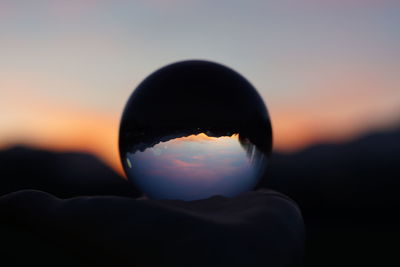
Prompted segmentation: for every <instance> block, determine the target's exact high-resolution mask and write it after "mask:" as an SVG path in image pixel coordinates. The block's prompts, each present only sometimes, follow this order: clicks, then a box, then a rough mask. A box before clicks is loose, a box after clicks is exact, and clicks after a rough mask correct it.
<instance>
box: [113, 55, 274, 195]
mask: <svg viewBox="0 0 400 267" xmlns="http://www.w3.org/2000/svg"><path fill="white" fill-rule="evenodd" d="M271 149H272V129H271V122H270V119H269V116H268V112H267V109H266V107H265V105H264V102H263V101H262V99H261V97H260V96H259V94H258V93H257V91H256V90H255V88H254V87H253V86H252V85H251V84H250V83H249V82H248V81H247V80H246V79H245V78H243V77H242V76H241V75H240V74H238V73H237V72H235V71H233V70H231V69H229V68H227V67H225V66H222V65H220V64H216V63H212V62H208V61H199V60H196V61H183V62H178V63H174V64H171V65H168V66H166V67H163V68H161V69H159V70H157V71H156V72H154V73H153V74H151V75H150V76H149V77H147V78H146V79H145V80H144V81H143V82H141V83H140V84H139V86H138V87H137V88H136V90H135V91H134V92H133V94H132V95H131V97H130V98H129V100H128V103H127V104H126V107H125V110H124V113H123V115H122V118H121V125H120V132H119V150H120V157H121V162H122V164H123V167H124V170H125V173H126V175H127V177H128V179H129V180H130V181H132V182H133V184H134V185H135V186H137V187H138V188H139V189H140V190H141V191H143V193H144V194H145V195H146V196H148V197H151V198H155V199H181V200H196V199H202V198H208V197H211V196H214V195H222V196H227V197H233V196H236V195H238V194H240V193H242V192H245V191H248V190H251V189H253V188H254V187H255V186H256V185H257V183H258V182H259V181H260V180H261V179H263V177H264V173H265V169H266V165H267V161H268V157H269V155H270V152H271Z"/></svg>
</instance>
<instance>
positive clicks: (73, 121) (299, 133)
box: [0, 0, 400, 266]
mask: <svg viewBox="0 0 400 267" xmlns="http://www.w3.org/2000/svg"><path fill="white" fill-rule="evenodd" d="M399 26H400V2H399V1H396V0H379V1H378V0H346V1H345V0H324V1H316V0H296V1H295V0H280V1H261V0H258V1H237V0H229V1H228V0H226V1H211V0H203V1H191V0H187V1H183V0H164V1H163V0H146V1H145V0H137V1H127V0H126V1H125V0H121V1H106V0H84V1H82V0H79V1H78V0H69V1H60V0H56V1H50V0H49V1H43V0H37V1H24V0H19V1H12V0H0V59H1V60H0V149H1V150H2V151H1V152H0V173H1V177H2V179H3V180H2V183H1V184H2V189H1V190H0V191H1V192H2V193H6V192H9V191H13V190H15V189H20V188H21V183H22V184H24V185H23V186H22V187H26V188H38V189H42V190H47V191H50V192H52V193H54V194H56V195H59V196H63V197H69V196H74V195H79V194H99V193H104V194H106V193H107V194H109V193H111V194H112V193H115V194H121V195H129V194H130V193H129V192H133V191H130V190H134V189H127V186H128V185H126V184H125V183H124V182H122V181H123V180H122V179H118V182H116V178H119V177H120V176H121V175H123V173H122V170H121V167H120V162H119V157H118V150H117V148H118V146H117V141H118V127H119V119H120V116H121V113H122V110H123V108H124V105H125V101H126V100H127V99H128V97H129V95H130V94H131V93H132V91H133V89H134V88H135V87H136V86H137V85H138V83H140V82H141V81H142V80H143V79H144V78H145V77H146V76H147V75H149V74H150V73H151V72H153V71H154V70H156V69H158V68H160V67H161V66H164V65H166V64H169V63H171V62H174V61H179V60H185V59H205V60H211V61H216V62H219V63H222V64H225V65H227V66H229V67H231V68H233V69H235V70H236V71H238V72H239V73H241V74H242V75H244V76H245V77H246V78H247V79H248V80H249V81H250V82H251V83H252V84H253V85H254V86H255V87H256V88H257V89H258V91H259V93H260V94H261V96H262V97H263V99H264V101H265V102H266V104H267V107H268V109H269V112H270V116H271V118H272V123H273V130H274V150H275V155H274V157H273V160H272V162H271V168H270V170H269V173H268V175H269V176H268V179H266V180H265V184H262V186H268V187H270V188H273V189H276V190H279V191H282V192H284V193H286V194H288V195H289V196H290V197H292V198H293V199H294V200H296V201H297V202H298V203H299V205H300V207H301V208H302V210H303V213H304V217H305V221H306V228H307V229H306V230H307V232H308V241H307V242H308V243H307V246H308V250H307V251H308V252H307V257H306V265H307V266H354V265H357V264H360V265H363V266H366V265H376V266H384V265H382V264H386V265H387V266H389V265H391V264H392V263H393V261H395V260H396V259H397V257H396V256H395V253H396V251H397V248H398V245H397V244H396V243H397V241H396V240H398V238H399V237H400V231H399V229H398V221H397V216H396V210H397V209H398V207H399V205H400V200H399V199H398V198H397V197H396V193H397V192H398V189H400V182H399V181H398V177H400V172H399V170H398V166H400V165H399V164H400V160H399V156H398V155H399V154H398V153H399V152H400V74H399V70H400V27H399ZM154 108H155V109H156V108H157V107H154ZM91 155H94V156H91ZM97 159H100V161H98V160H97ZM103 163H104V164H105V165H104V164H103ZM38 166H40V167H38ZM44 166H45V167H46V168H44ZM43 168H44V169H43ZM110 168H111V169H110ZM17 169H18V171H16V170H17ZM115 172H116V173H115ZM28 175H29V176H33V177H36V178H37V180H36V181H39V182H35V180H32V179H30V178H27V176H28ZM43 177H45V178H43ZM71 177H72V178H71ZM52 179H53V180H52ZM57 179H58V180H57ZM62 179H64V180H62ZM17 180H18V182H17ZM51 180H52V181H53V184H52V185H49V186H47V187H46V186H44V185H45V184H48V183H49V181H51ZM119 180H121V182H120V181H119ZM71 181H74V182H71ZM71 183H75V184H74V186H72V187H69V189H68V185H70V184H71ZM78 184H79V188H80V190H81V191H79V190H77V188H78V187H77V185H78ZM105 184H107V185H108V187H107V188H108V190H109V191H104V190H103V189H104V188H105V186H104V185H105ZM110 184H112V185H113V186H114V187H110V186H109V185H110ZM57 186H58V187H57ZM96 186H97V187H96ZM82 188H83V189H82ZM96 190H97V191H96ZM101 190H103V191H101ZM113 190H114V191H113ZM136 194H138V192H136ZM397 261H398V260H397Z"/></svg>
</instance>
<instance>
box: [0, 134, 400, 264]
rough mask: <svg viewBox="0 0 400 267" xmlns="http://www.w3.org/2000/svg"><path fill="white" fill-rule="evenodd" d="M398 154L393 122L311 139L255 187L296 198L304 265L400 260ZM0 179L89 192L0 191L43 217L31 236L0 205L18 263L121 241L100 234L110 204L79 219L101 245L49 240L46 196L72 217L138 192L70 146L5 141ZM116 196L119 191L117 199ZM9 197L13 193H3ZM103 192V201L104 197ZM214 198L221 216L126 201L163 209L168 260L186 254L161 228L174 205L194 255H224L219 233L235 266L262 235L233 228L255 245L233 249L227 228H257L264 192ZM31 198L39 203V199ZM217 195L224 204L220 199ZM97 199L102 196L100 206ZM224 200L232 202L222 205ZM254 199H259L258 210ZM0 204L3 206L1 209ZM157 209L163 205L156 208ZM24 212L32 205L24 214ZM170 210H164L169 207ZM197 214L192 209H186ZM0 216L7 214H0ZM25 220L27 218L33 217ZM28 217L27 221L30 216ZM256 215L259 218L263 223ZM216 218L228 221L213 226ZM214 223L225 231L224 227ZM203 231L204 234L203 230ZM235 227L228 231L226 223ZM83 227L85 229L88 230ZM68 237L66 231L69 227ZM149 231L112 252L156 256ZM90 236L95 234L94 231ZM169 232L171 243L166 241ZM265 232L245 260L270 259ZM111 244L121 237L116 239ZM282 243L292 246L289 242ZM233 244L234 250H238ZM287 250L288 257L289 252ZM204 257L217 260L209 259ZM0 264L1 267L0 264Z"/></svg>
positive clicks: (81, 254)
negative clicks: (355, 134)
mask: <svg viewBox="0 0 400 267" xmlns="http://www.w3.org/2000/svg"><path fill="white" fill-rule="evenodd" d="M399 152H400V130H392V131H388V132H382V133H376V134H371V135H368V136H365V137H362V138H359V139H357V140H354V141H352V142H349V143H346V144H339V145H320V146H315V147H312V148H309V149H307V150H304V151H302V152H299V153H297V154H292V155H281V154H275V155H274V156H273V158H272V162H271V165H270V168H269V173H268V179H266V180H265V183H264V184H262V185H261V186H262V187H268V188H272V189H274V190H276V191H279V192H283V193H284V194H285V195H287V196H289V197H290V198H291V199H294V200H295V201H296V202H297V204H298V205H299V207H300V209H301V211H302V214H303V218H304V222H305V231H306V253H305V260H304V266H324V267H325V266H341V267H342V266H400V258H399V255H398V251H399V248H400V246H399V244H398V240H400V227H399V226H400V220H399V217H400V216H398V211H399V207H400V197H399V194H398V192H400V180H399V177H400V167H399V166H400V157H399V155H400V153H399ZM0 177H1V180H0V195H3V196H4V195H6V194H8V193H12V192H15V191H17V190H21V189H36V190H42V191H46V192H49V193H51V194H52V195H55V196H56V197H60V198H71V197H80V196H97V197H95V198H78V199H75V200H68V201H61V200H57V199H56V198H54V197H52V196H49V195H47V194H44V193H38V192H25V193H24V194H27V195H25V197H24V196H23V195H19V194H17V195H15V194H14V195H10V196H7V197H5V198H3V201H5V200H7V201H6V202H7V203H9V204H12V203H14V204H12V205H15V204H17V203H18V201H17V202H15V201H16V200H18V199H22V200H24V199H25V200H26V201H27V200H29V199H30V198H29V197H28V196H29V195H31V196H33V199H36V200H37V201H33V200H32V203H31V205H33V206H34V207H36V208H35V209H32V208H30V209H27V210H25V213H24V212H22V213H19V214H20V215H21V216H22V215H23V214H25V215H24V216H26V215H28V214H29V212H30V215H31V216H32V217H31V219H32V218H34V219H36V220H40V219H42V220H45V222H46V224H41V223H38V221H36V223H37V226H38V227H39V228H40V227H42V228H40V231H41V232H40V233H41V234H40V235H39V236H38V235H37V234H36V233H37V232H35V231H36V230H32V229H29V228H21V226H20V223H24V222H27V221H26V219H22V221H19V222H16V223H8V224H5V223H4V222H5V221H4V220H8V222H10V221H9V220H10V219H11V220H13V219H14V220H18V217H15V216H14V217H11V218H10V217H7V216H6V214H7V213H4V206H3V208H2V209H3V210H2V211H1V214H2V220H3V223H2V224H1V227H0V234H1V237H2V249H1V251H2V252H1V257H2V259H3V261H9V262H18V263H20V262H25V263H30V262H41V261H43V263H51V264H53V263H54V262H57V263H60V264H61V263H64V266H79V264H83V263H84V261H83V262H82V261H81V259H84V258H86V259H89V260H90V259H98V261H97V262H99V261H103V260H104V257H106V255H107V254H108V253H114V252H112V251H113V248H114V249H115V248H118V247H126V248H128V247H127V246H126V244H124V243H121V242H120V241H115V240H112V239H111V238H110V237H109V236H108V235H107V233H108V230H107V227H105V225H107V223H110V221H112V220H113V216H115V215H114V214H113V213H112V212H114V208H112V209H111V210H112V211H111V210H110V211H109V212H110V213H111V214H110V213H109V212H106V213H104V214H97V215H99V218H101V219H98V220H97V221H96V222H94V221H90V220H88V221H86V220H85V221H84V223H86V225H87V227H86V229H88V231H89V230H91V228H92V227H89V225H91V226H93V227H94V229H93V231H94V230H97V231H99V230H101V231H99V232H101V233H102V234H100V235H99V237H101V238H104V243H99V245H101V244H103V245H104V247H103V248H102V249H98V250H97V249H95V250H92V251H91V250H90V249H87V248H85V249H82V250H80V249H79V248H82V246H85V242H93V241H91V240H79V239H78V240H76V241H75V242H74V243H73V244H72V243H68V242H66V244H67V245H70V246H71V247H72V248H73V247H75V248H77V249H75V252H71V251H70V250H65V249H64V245H65V244H64V245H63V244H62V242H61V244H60V242H58V243H57V241H56V240H58V237H59V236H58V235H55V234H53V233H54V230H52V228H51V226H52V225H55V224H52V223H50V221H46V220H48V219H49V218H53V219H52V220H55V222H57V220H56V219H55V217H54V215H53V217H52V216H50V217H49V216H48V210H47V209H46V210H45V211H43V210H42V209H43V208H44V207H46V205H49V204H50V203H53V204H54V205H55V206H58V207H60V206H61V207H63V209H64V210H70V209H69V208H67V207H68V206H69V205H72V204H73V203H76V204H74V205H77V206H78V207H79V209H78V210H81V213H80V215H79V216H81V215H82V216H83V217H85V216H86V215H87V214H90V213H87V212H86V211H85V212H84V210H85V209H88V210H92V212H95V211H96V210H97V211H99V209H92V208H89V207H90V205H92V204H91V203H99V202H102V201H104V198H101V197H99V196H107V195H114V196H119V197H117V198H116V200H117V202H114V201H111V203H110V205H113V203H114V204H117V205H116V206H120V204H118V201H122V202H124V201H123V200H124V199H125V198H130V199H133V198H136V197H139V196H140V193H139V192H138V191H137V190H136V189H135V188H133V187H132V186H131V185H130V184H129V183H128V182H126V181H125V180H123V179H120V177H119V176H118V175H116V174H115V173H114V172H112V171H111V170H110V169H108V168H107V167H106V166H105V165H104V164H102V163H101V162H99V161H98V160H97V159H95V158H94V157H92V156H89V155H83V154H76V153H63V154H58V153H50V152H46V151H38V150H31V149H26V148H14V149H10V150H5V151H3V152H0ZM254 194H255V195H254V197H255V196H257V197H255V199H258V195H257V194H256V193H254ZM11 196H12V197H11ZM35 196H36V197H35ZM250 196H251V194H250ZM120 197H124V198H122V199H121V198H120ZM12 199H14V200H13V201H12ZM105 199H109V200H110V198H109V197H106V198H105ZM111 199H113V198H111ZM261 199H263V198H261ZM284 199H285V198H282V199H281V198H279V200H281V201H283V202H282V204H284V203H286V202H285V201H286V200H284ZM39 200H40V201H39ZM217 200H221V203H220V204H218V205H216V206H215V208H216V209H217V208H218V209H219V212H218V213H220V212H221V214H224V212H225V210H226V212H228V213H230V215H224V216H222V217H218V216H217V214H218V213H215V214H214V213H212V212H211V213H210V214H209V215H205V214H204V212H201V210H202V208H200V209H199V210H198V209H197V208H199V207H196V208H194V210H192V209H188V208H187V207H179V205H178V206H177V207H176V209H171V206H169V205H170V204H172V203H171V202H167V203H168V204H167V203H166V204H165V205H164V204H163V205H161V206H158V204H159V203H158V204H157V202H152V201H150V202H138V204H135V205H137V206H138V207H140V209H143V210H144V209H146V210H152V211H159V212H162V213H161V214H164V215H162V216H161V215H160V216H159V217H157V218H156V219H157V220H160V222H161V225H163V227H165V228H163V229H168V230H167V231H166V233H164V234H166V235H167V236H166V237H164V236H162V235H161V237H162V238H161V239H162V240H163V246H164V247H166V248H168V249H171V251H170V253H173V251H174V250H173V248H176V247H177V243H174V242H178V243H179V242H180V243H179V244H180V245H181V247H183V250H181V249H178V251H175V254H174V255H175V256H174V257H175V260H183V259H185V260H186V259H189V258H190V257H193V255H192V254H190V253H189V252H188V251H190V249H191V248H193V247H190V246H188V245H187V242H188V240H185V239H176V238H175V239H173V238H171V236H173V235H175V232H174V228H171V229H172V230H170V229H169V228H168V227H172V226H173V225H175V224H174V223H175V222H172V221H174V220H175V218H176V217H174V216H178V214H179V213H180V212H184V213H183V214H184V215H179V216H183V217H184V218H186V219H185V220H188V221H190V222H191V223H189V224H185V225H186V226H185V225H177V227H176V228H175V230H177V229H178V228H179V229H180V231H186V232H187V231H189V230H190V227H193V228H192V230H193V229H195V228H196V229H203V230H201V231H197V230H196V231H195V232H196V233H195V232H193V233H192V234H193V235H189V236H191V238H199V239H200V240H199V243H194V244H196V245H195V248H196V249H199V251H198V253H203V252H204V253H206V254H207V253H209V252H210V251H211V250H213V251H215V253H217V252H218V253H219V255H220V256H221V255H227V254H224V253H227V252H226V251H220V248H221V246H222V244H221V243H220V242H223V240H225V242H227V243H226V244H225V243H224V246H225V245H226V246H227V248H229V251H231V252H234V253H229V255H230V256H229V257H224V258H226V259H228V260H232V262H235V264H236V263H237V264H236V265H240V264H241V263H242V262H241V261H240V260H238V259H237V257H240V256H243V255H246V254H243V253H250V252H251V251H253V250H252V248H253V246H255V247H254V248H257V247H258V246H261V241H262V240H263V239H262V238H267V237H266V236H265V235H262V234H261V236H259V237H257V235H255V232H252V234H250V236H246V235H245V234H239V235H241V236H240V237H237V236H235V240H238V239H237V238H239V240H242V239H240V238H243V240H248V241H249V240H253V238H254V240H256V241H255V243H253V242H250V241H249V243H241V245H240V246H238V247H235V248H230V247H229V246H232V245H233V244H234V243H232V244H231V241H232V242H233V240H230V239H229V238H233V237H230V236H231V234H230V232H229V231H233V230H232V229H237V228H238V229H241V230H240V231H239V232H241V231H242V230H243V231H242V233H244V230H245V229H247V228H251V227H250V226H251V225H252V223H254V224H256V226H255V227H256V228H255V229H258V230H260V231H261V229H264V230H265V229H267V228H262V226H261V224H257V223H256V221H259V220H260V222H263V223H264V222H265V220H263V219H262V218H263V216H264V215H265V214H267V213H268V207H267V206H268V203H267V202H266V201H264V200H262V201H261V202H260V203H259V204H257V203H254V202H251V201H250V202H249V205H248V206H246V205H247V204H243V205H244V206H242V205H241V204H240V205H239V204H238V202H237V201H235V200H225V199H221V198H213V199H211V200H207V201H205V202H204V204H205V203H208V204H207V205H205V206H210V207H214V204H210V203H211V202H212V201H217ZM274 200H275V198H274ZM8 201H10V202H8ZM41 201H44V203H43V206H42V204H41V203H42V202H41ZM28 202H29V201H28ZM245 202H247V200H246V201H245ZM278 202H279V201H278ZM3 203H4V202H3ZM78 203H79V204H78ZM139 203H140V204H139ZM144 203H148V204H144ZM200 203H201V202H200ZM222 203H226V204H227V206H225V205H223V204H222ZM229 203H230V204H229ZM261 203H263V204H261ZM7 205H8V204H7ZM102 205H103V204H102ZM107 205H108V204H107ZM107 205H106V204H104V205H103V206H107ZM174 205H175V204H174ZM230 205H232V207H231V208H228V206H230ZM264 205H266V208H265V207H264ZM41 206H42V207H41ZM94 206H96V205H94ZM122 206H123V205H122ZM261 206H263V208H261ZM47 207H48V206H47ZM135 207H136V206H135ZM9 208H10V206H8V208H7V209H9ZM48 208H49V207H48ZM264 208H265V209H266V210H265V211H263V209H264ZM163 209H164V211H162V210H163ZM12 210H14V211H12ZM12 210H11V212H16V209H12ZM33 210H34V213H32V211H33ZM55 210H57V209H55ZM118 210H120V208H116V209H115V212H117V211H118ZM143 210H142V211H143ZM165 210H168V213H169V215H168V216H167V215H165ZM171 210H172V212H170V211H171ZM235 210H236V211H235ZM9 212H10V210H9ZM197 212H200V213H199V214H198V215H196V214H197ZM269 212H271V211H269ZM8 214H9V213H8ZM129 214H130V215H129ZM129 214H128V215H129V216H133V215H132V214H133V213H129ZM137 214H141V213H137ZM254 214H256V215H254ZM262 214H264V215H262ZM100 215H104V216H103V217H102V216H100ZM111 215H113V216H111ZM128 215H126V216H128ZM71 216H77V214H74V213H73V212H71V213H70V215H69V216H67V217H68V218H66V220H67V221H68V220H71ZM120 216H122V214H120ZM124 216H125V215H124ZM124 216H122V219H119V220H118V221H119V223H118V222H117V221H114V222H113V223H114V224H113V229H112V230H113V231H114V230H115V231H116V232H118V231H119V234H120V236H127V237H128V236H129V235H131V234H132V231H130V230H129V229H126V227H123V223H124V220H123V218H125V219H127V218H128V219H129V216H128V217H124ZM214 216H217V217H214ZM235 216H236V217H235ZM5 217H7V218H6V219H4V218H5ZM117 217H118V216H117ZM294 217H296V216H294ZM294 217H291V218H284V217H281V219H282V220H284V221H285V223H287V225H292V224H294V225H295V224H296V219H294ZM19 218H21V217H19ZM118 218H121V217H118ZM147 218H148V217H147ZM167 218H169V219H167ZM221 218H227V220H222V221H221ZM234 218H236V219H234ZM34 219H32V220H33V221H34ZM32 220H31V221H29V222H33V221H32ZM163 220H164V221H163ZM165 220H166V221H165ZM252 220H254V222H252ZM293 220H294V221H293ZM63 221H64V219H63ZM281 222H283V221H281ZM195 223H197V224H199V225H201V224H203V226H201V227H198V226H196V227H195V226H194V225H195ZM265 223H267V224H266V225H268V223H271V222H265ZM41 225H42V226H41ZM43 225H48V227H49V228H46V229H47V230H46V229H44V228H43ZM222 225H228V226H227V227H222ZM229 225H230V226H229ZM239 225H241V226H239ZM46 227H47V226H46ZM76 227H78V226H76ZM102 227H103V228H102ZM143 227H144V228H145V229H141V231H143V233H146V231H150V228H151V229H152V231H154V233H158V232H157V231H158V230H157V229H156V227H154V225H153V224H151V225H146V224H144V225H143ZM214 227H215V228H214ZM235 227H236V228H235ZM263 227H265V225H263ZM282 227H283V226H282ZM225 228H226V229H225ZM278 228H279V227H278ZM23 229H24V230H23ZM209 229H212V230H209ZM217 229H218V230H217ZM221 229H225V230H224V231H225V232H224V231H222V230H221ZM229 229H230V230H229ZM220 230H221V231H220ZM254 231H256V230H254ZM73 232H74V231H73ZM167 232H168V233H167ZM186 232H185V233H186ZM208 232H210V233H211V234H207V233H208ZM235 232H237V231H236V230H235ZM261 232H262V231H261ZM79 233H81V232H80V231H78V230H77V231H76V232H75V235H78V237H79ZM89 233H91V232H90V231H89ZM89 233H88V234H89ZM227 233H229V234H227ZM71 235H72V236H74V234H73V233H71ZM225 235H226V236H225ZM252 235H255V236H252ZM46 236H50V237H51V238H53V239H48V238H47V237H46ZM67 236H69V235H67ZM158 237H160V236H157V235H149V236H148V235H146V237H143V238H142V239H141V240H144V241H140V242H138V240H137V239H135V240H131V239H132V238H129V239H130V240H131V241H132V242H136V243H135V246H139V248H135V249H126V250H124V249H121V251H120V253H122V255H119V256H118V257H121V259H132V260H133V261H135V260H138V261H139V262H140V261H143V262H146V263H152V262H154V261H157V260H159V259H160V256H157V257H156V255H160V253H162V252H161V251H162V250H164V247H163V248H162V249H160V247H157V246H156V247H157V249H155V250H153V251H151V250H149V251H148V253H144V252H143V251H141V249H143V248H144V247H146V246H148V247H151V246H154V244H156V243H157V242H158V241H157V240H160V239H156V240H155V239H154V238H158ZM180 238H183V236H180ZM207 238H208V239H207ZM224 238H225V239H224ZM226 238H227V239H226ZM246 238H247V239H246ZM268 238H270V237H268ZM54 239H56V240H54ZM61 240H62V239H61ZM93 240H96V239H95V238H94V239H93ZM105 240H107V242H105ZM171 240H172V241H173V242H172V243H171ZM205 240H206V241H205ZM273 240H274V242H276V245H275V246H276V247H274V248H272V247H271V248H269V247H268V245H267V243H268V242H267V243H264V245H263V247H264V248H268V249H269V250H267V249H265V250H263V251H262V253H264V254H263V255H264V256H263V257H258V256H257V257H256V256H254V255H252V257H253V258H254V259H257V260H254V262H256V261H258V262H257V264H261V265H262V266H268V262H269V261H268V260H269V258H270V257H268V254H265V253H269V252H271V251H274V249H278V248H280V247H282V242H285V241H284V239H282V240H283V241H282V240H281V239H273ZM204 242H209V243H207V244H211V247H210V246H209V245H207V246H206V245H205V243H204ZM120 244H123V245H122V246H120ZM292 245H293V246H296V242H294V243H293V244H292ZM196 246H197V247H196ZM289 247H290V246H289ZM207 250H208V252H207ZM118 251H119V250H118ZM237 251H240V252H243V251H244V252H243V253H239V252H237ZM255 251H259V250H257V249H256V250H254V253H255ZM74 253H75V254H74ZM290 253H292V252H289V250H287V253H281V254H279V253H278V254H279V255H280V257H287V258H289V259H290V257H291V256H290ZM138 255H139V256H138ZM171 255H172V254H171ZM178 255H179V256H180V257H181V258H179V257H178ZM199 255H203V254H197V256H196V257H194V259H192V261H189V263H188V264H189V266H191V265H190V264H191V263H193V264H197V262H198V263H203V264H204V262H202V260H204V259H205V258H204V257H203V256H199ZM260 255H261V254H260ZM279 255H278V256H279ZM294 255H297V254H294ZM189 256H190V257H189ZM275 256H276V257H278V256H277V255H275ZM165 257H166V255H165ZM246 257H247V256H246ZM296 257H297V256H295V257H294V258H293V259H296ZM161 258H162V257H161ZM164 259H165V258H164ZM276 259H278V258H276ZM221 260H222V258H221ZM250 260H252V259H250ZM104 262H106V260H104ZM214 263H215V264H220V262H217V261H215V262H214ZM1 265H2V266H7V264H1ZM192 266H195V265H192ZM220 266H222V265H220ZM233 266H234V264H233ZM247 266H248V265H247Z"/></svg>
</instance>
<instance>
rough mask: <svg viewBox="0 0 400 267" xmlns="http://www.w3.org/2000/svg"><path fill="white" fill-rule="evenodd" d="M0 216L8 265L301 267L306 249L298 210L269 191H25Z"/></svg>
mask: <svg viewBox="0 0 400 267" xmlns="http://www.w3.org/2000/svg"><path fill="white" fill-rule="evenodd" d="M0 214H1V215H0V223H1V229H2V230H1V231H2V232H3V235H2V239H3V243H4V242H6V243H7V246H5V248H6V249H5V250H4V248H3V252H4V253H3V254H4V255H5V258H6V259H8V261H10V262H8V266H9V265H12V263H14V264H15V265H18V264H20V263H29V264H30V265H37V264H42V265H43V264H46V263H48V264H53V265H54V266H67V265H71V266H78V265H79V266H102V265H107V266H299V265H301V261H302V257H303V252H304V251H303V249H304V229H303V228H304V227H303V221H302V217H301V214H300V212H299V209H298V208H297V206H296V204H294V202H293V201H291V200H290V199H288V198H287V197H285V196H284V195H282V194H279V193H276V192H273V191H258V192H249V193H245V194H243V195H240V196H238V197H235V198H224V197H212V198H210V199H205V200H198V201H192V202H184V201H176V200H137V199H132V198H127V197H116V196H110V197H77V198H70V199H65V200H62V199H59V198H56V197H54V196H53V195H50V194H48V193H45V192H41V191H34V190H24V191H18V192H15V193H11V194H8V195H5V196H3V197H1V198H0ZM5 233H7V234H5ZM14 246H18V255H14V254H15V252H14V253H10V252H11V251H12V250H13V248H14ZM2 257H3V256H2ZM29 257H30V258H29ZM3 261H4V257H3Z"/></svg>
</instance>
